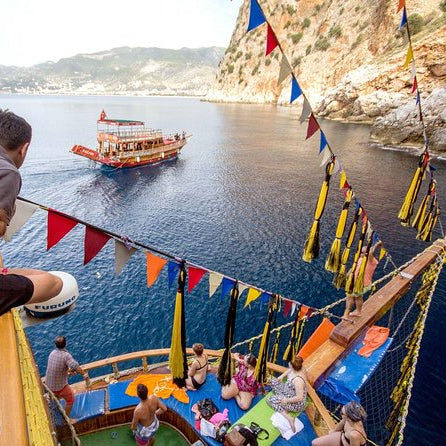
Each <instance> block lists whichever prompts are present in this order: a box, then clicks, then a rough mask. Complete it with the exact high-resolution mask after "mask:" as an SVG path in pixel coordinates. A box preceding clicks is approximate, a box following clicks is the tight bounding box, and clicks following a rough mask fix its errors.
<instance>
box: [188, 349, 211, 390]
mask: <svg viewBox="0 0 446 446" xmlns="http://www.w3.org/2000/svg"><path fill="white" fill-rule="evenodd" d="M203 349H204V348H203V344H194V345H192V350H193V351H194V353H195V359H194V361H193V362H192V364H191V365H190V367H189V371H188V373H187V374H188V376H189V377H188V378H187V379H186V387H187V389H188V390H198V389H199V388H200V387H201V386H202V385H203V384H204V382H205V381H206V373H207V371H208V369H209V362H208V356H207V355H206V353H203Z"/></svg>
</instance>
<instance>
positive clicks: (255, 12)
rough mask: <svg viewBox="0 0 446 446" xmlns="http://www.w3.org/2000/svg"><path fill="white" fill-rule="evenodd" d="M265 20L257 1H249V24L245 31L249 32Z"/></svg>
mask: <svg viewBox="0 0 446 446" xmlns="http://www.w3.org/2000/svg"><path fill="white" fill-rule="evenodd" d="M265 22H266V19H265V16H264V15H263V12H262V10H261V9H260V5H259V3H258V2H257V0H251V5H250V8H249V23H248V29H247V31H251V30H253V29H255V28H257V27H258V26H260V25H261V24H262V23H265Z"/></svg>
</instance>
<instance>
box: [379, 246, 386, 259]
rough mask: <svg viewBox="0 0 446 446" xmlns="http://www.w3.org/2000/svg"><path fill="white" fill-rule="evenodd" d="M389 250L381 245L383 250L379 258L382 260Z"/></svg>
mask: <svg viewBox="0 0 446 446" xmlns="http://www.w3.org/2000/svg"><path fill="white" fill-rule="evenodd" d="M386 253H387V251H386V250H385V249H384V248H383V247H381V250H380V251H379V260H380V261H381V260H382V259H383V257H384V256H385V255H386Z"/></svg>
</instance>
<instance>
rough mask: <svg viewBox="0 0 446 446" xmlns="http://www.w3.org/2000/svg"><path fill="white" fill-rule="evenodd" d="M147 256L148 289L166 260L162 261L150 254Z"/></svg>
mask: <svg viewBox="0 0 446 446" xmlns="http://www.w3.org/2000/svg"><path fill="white" fill-rule="evenodd" d="M146 255H147V287H148V288H150V287H151V286H152V285H153V284H154V283H155V281H156V279H157V278H158V276H159V275H160V272H161V270H162V269H163V268H164V265H165V264H166V263H167V260H166V259H162V258H161V257H158V256H156V255H154V254H152V253H150V252H147V253H146Z"/></svg>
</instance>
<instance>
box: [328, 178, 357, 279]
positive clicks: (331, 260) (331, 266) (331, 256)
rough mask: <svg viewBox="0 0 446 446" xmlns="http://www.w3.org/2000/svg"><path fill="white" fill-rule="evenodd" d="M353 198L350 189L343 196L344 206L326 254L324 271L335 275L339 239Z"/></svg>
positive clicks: (338, 263) (337, 263) (339, 254)
mask: <svg viewBox="0 0 446 446" xmlns="http://www.w3.org/2000/svg"><path fill="white" fill-rule="evenodd" d="M352 198H353V191H352V189H351V187H349V188H348V189H347V192H346V194H345V200H344V205H343V207H342V211H341V215H340V216H339V221H338V225H337V227H336V236H335V239H334V240H333V244H332V245H331V249H330V252H329V253H328V256H327V260H326V261H325V269H326V270H327V271H331V272H332V273H336V272H338V270H339V267H340V261H341V239H342V236H343V235H344V231H345V225H346V224H347V216H348V208H349V206H350V202H351V200H352Z"/></svg>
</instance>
